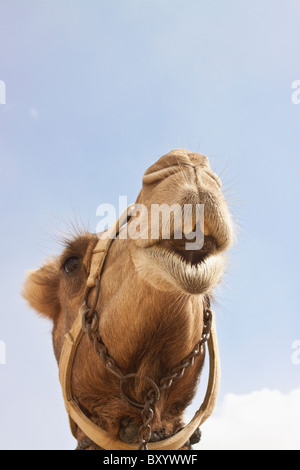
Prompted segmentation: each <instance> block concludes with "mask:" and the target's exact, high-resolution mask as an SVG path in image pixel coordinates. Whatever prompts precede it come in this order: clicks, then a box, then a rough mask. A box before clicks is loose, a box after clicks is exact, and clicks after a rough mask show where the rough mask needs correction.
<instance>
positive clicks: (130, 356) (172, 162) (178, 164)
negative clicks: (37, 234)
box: [23, 149, 234, 450]
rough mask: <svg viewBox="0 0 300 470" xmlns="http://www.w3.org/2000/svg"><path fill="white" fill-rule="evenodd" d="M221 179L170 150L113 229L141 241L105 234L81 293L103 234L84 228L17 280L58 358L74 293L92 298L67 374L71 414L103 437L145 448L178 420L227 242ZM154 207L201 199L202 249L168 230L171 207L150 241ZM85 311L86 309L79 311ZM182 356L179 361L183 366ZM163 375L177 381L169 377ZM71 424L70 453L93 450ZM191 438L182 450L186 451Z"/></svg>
mask: <svg viewBox="0 0 300 470" xmlns="http://www.w3.org/2000/svg"><path fill="white" fill-rule="evenodd" d="M221 186H222V183H221V180H220V179H219V178H218V176H217V175H216V174H215V173H214V172H213V171H212V170H211V168H210V165H209V160H208V158H207V157H206V156H205V155H202V154H198V153H193V152H190V151H188V150H186V149H175V150H172V151H171V152H169V153H168V154H167V155H164V156H163V157H161V158H160V159H159V160H158V161H157V162H156V163H155V164H153V165H151V166H150V168H148V170H147V171H146V172H145V173H144V176H143V182H142V188H141V191H140V193H139V195H138V197H137V199H136V203H135V204H138V205H139V206H141V207H144V208H146V210H145V211H144V214H143V215H141V212H143V211H140V213H139V214H138V212H135V213H134V214H133V215H132V216H131V217H130V218H129V220H128V223H127V226H125V227H123V229H125V228H126V227H127V229H129V227H131V228H133V230H132V233H135V234H136V235H137V234H138V233H140V237H138V236H135V237H129V236H127V237H126V236H123V235H122V236H121V232H120V233H119V234H116V236H115V238H114V239H113V240H112V241H111V242H110V246H109V249H108V251H107V253H106V258H105V262H104V265H103V267H102V271H101V282H99V283H98V290H97V289H96V287H94V284H92V285H91V288H90V291H89V294H88V297H87V295H86V292H87V287H86V286H87V282H88V279H89V275H90V271H91V264H92V257H93V256H94V255H93V253H94V254H95V247H96V246H97V243H98V241H99V238H101V236H103V234H100V235H99V234H94V233H88V232H85V231H83V232H82V233H79V234H76V235H74V236H72V237H70V238H69V239H68V241H67V242H66V246H65V249H64V251H63V253H62V254H61V255H60V256H57V257H54V258H53V259H51V260H49V261H47V262H46V264H45V265H44V266H42V267H41V268H39V269H37V270H34V271H31V272H29V274H28V276H27V278H26V280H25V284H24V289H23V296H24V297H25V299H26V300H27V302H28V303H29V305H30V306H31V307H32V308H33V309H35V310H36V311H37V312H39V313H40V314H42V315H43V316H46V317H48V318H50V319H51V320H52V322H53V331H52V338H53V348H54V354H55V357H56V360H57V362H58V363H59V361H60V358H61V354H62V349H63V346H64V341H65V335H68V332H69V331H70V329H71V328H72V325H73V323H74V321H75V319H76V318H77V316H78V311H80V308H81V307H82V303H83V299H86V303H88V304H89V306H90V305H91V304H94V305H93V308H92V310H93V314H94V313H95V312H96V313H97V321H96V322H95V324H93V326H91V323H89V324H88V325H86V327H87V331H88V333H89V334H83V335H82V337H81V338H80V341H79V342H78V345H77V346H78V347H77V349H76V354H74V359H73V360H74V362H73V364H72V373H71V375H70V377H71V378H70V381H71V386H72V393H73V396H74V397H75V399H74V400H75V401H76V404H77V405H76V406H78V409H80V412H81V413H84V415H85V416H87V417H88V418H89V420H90V422H92V423H93V424H94V425H96V426H98V427H99V428H101V429H102V430H104V432H105V433H106V434H107V435H108V436H109V437H110V439H111V440H112V441H113V440H116V441H118V442H120V441H121V442H124V445H125V444H126V443H127V444H128V443H130V444H132V445H134V446H135V448H137V446H138V445H139V447H138V448H139V449H142V448H143V449H147V448H148V447H147V445H148V444H151V443H155V442H159V441H160V440H163V439H166V438H168V437H169V436H174V435H176V433H177V432H178V431H179V430H180V429H182V428H183V427H184V412H185V410H186V408H187V406H188V405H189V404H190V403H191V401H192V399H193V397H194V396H195V393H196V390H197V386H198V383H199V380H200V376H201V371H202V369H203V365H204V357H205V354H204V352H203V350H202V348H201V351H200V352H201V354H200V353H199V351H198V353H197V354H196V353H195V354H194V356H193V358H192V359H191V351H193V350H194V349H193V348H195V345H196V344H197V343H198V342H199V339H200V338H202V337H203V332H204V330H205V319H204V312H206V310H208V311H209V306H210V302H211V301H213V290H214V288H215V286H216V285H217V284H218V283H220V282H221V280H222V277H223V274H224V270H225V268H226V260H227V251H228V250H229V248H230V247H231V246H232V243H233V240H234V226H233V222H232V217H231V214H230V211H229V209H228V207H227V204H226V201H225V198H224V196H223V193H222V189H221ZM162 204H164V205H168V206H169V207H170V206H174V205H176V208H177V209H178V207H179V208H182V207H184V205H188V207H192V208H194V207H196V206H204V223H203V225H202V228H203V240H202V245H199V246H197V247H196V248H195V247H193V245H192V249H191V248H190V249H188V250H187V249H186V246H187V245H186V243H187V242H190V241H191V236H188V235H189V234H188V233H187V232H186V231H185V232H183V231H182V233H181V235H182V236H181V238H180V237H179V235H180V230H181V227H180V224H179V225H178V220H181V221H182V219H180V217H178V216H176V217H175V211H174V213H173V214H171V218H170V220H169V221H168V222H165V221H164V218H163V217H162V221H161V220H159V222H157V221H156V222H155V223H159V227H156V228H157V230H156V234H158V236H156V237H155V238H154V237H153V238H151V234H152V233H153V231H152V232H151V233H150V228H152V229H153V223H154V222H153V218H152V219H151V216H150V215H149V214H150V210H151V207H153V205H154V206H155V207H159V206H161V205H162ZM165 207H166V206H165ZM148 210H149V212H148ZM195 214H196V212H195V211H193V210H192V211H190V215H189V223H190V227H194V228H195V223H196V222H197V219H196V215H195ZM177 215H178V214H177ZM151 221H152V226H151ZM160 222H161V223H160ZM166 225H167V226H168V230H169V233H168V237H167V238H166V237H163V228H166ZM145 227H146V228H145ZM191 232H192V231H191ZM192 233H196V232H192ZM96 252H97V250H96ZM96 290H97V293H96ZM90 312H91V309H90V308H88V309H87V310H86V312H85V313H88V315H89V314H90ZM88 315H87V316H86V317H85V318H88ZM99 343H100V346H101V347H100V346H99ZM97 347H98V350H97ZM99 348H100V351H99ZM101 348H102V349H101ZM103 351H104V353H103ZM96 353H97V354H96ZM99 357H100V358H101V359H102V360H100V359H99ZM187 357H188V358H190V359H189V361H190V363H189V365H188V366H186V363H185V365H184V366H182V361H183V360H185V359H186V358H187ZM103 359H104V361H103ZM105 360H106V363H105ZM178 364H179V365H180V364H181V369H180V366H178ZM105 365H106V366H105ZM108 365H109V367H108ZM176 367H177V369H176ZM174 370H175V371H176V370H177V371H178V370H180V374H179V373H178V372H177V376H176V372H175V374H174ZM170 371H171V375H172V374H173V379H174V377H175V379H176V380H175V379H174V380H173V379H172V378H171V379H170ZM124 377H125V379H124ZM168 377H169V379H168ZM162 383H164V386H163V387H162V386H161V384H162ZM120 384H121V385H122V386H120ZM157 384H158V385H157ZM158 395H159V396H158ZM145 397H146V398H145ZM147 400H148V401H147ZM146 405H148V408H147V407H146V408H147V410H146V411H145V406H146ZM141 410H142V412H141ZM71 429H72V432H73V434H74V436H75V438H76V439H77V441H78V447H77V448H78V449H87V450H94V449H103V448H104V447H101V446H100V445H99V444H96V443H95V442H93V440H92V439H90V438H89V437H88V436H87V435H86V434H85V432H84V431H83V430H82V429H81V428H80V426H78V424H76V423H74V422H73V421H72V420H71ZM195 436H196V437H197V433H195V435H194V436H193V437H192V438H191V440H190V442H187V443H185V444H184V445H183V446H182V447H181V449H185V450H187V449H190V448H191V447H190V446H191V442H192V443H193V442H195V440H196V437H195ZM125 448H126V447H125ZM109 450H110V449H109Z"/></svg>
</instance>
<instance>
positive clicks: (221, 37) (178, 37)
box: [0, 0, 300, 449]
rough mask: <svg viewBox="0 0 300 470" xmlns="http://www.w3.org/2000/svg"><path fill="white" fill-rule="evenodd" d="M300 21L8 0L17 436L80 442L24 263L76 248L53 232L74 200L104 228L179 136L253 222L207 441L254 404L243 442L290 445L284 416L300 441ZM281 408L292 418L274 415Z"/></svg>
mask: <svg viewBox="0 0 300 470" xmlns="http://www.w3.org/2000/svg"><path fill="white" fill-rule="evenodd" d="M299 24H300V3H299V0H285V1H282V0H252V1H246V0H211V1H210V2H207V1H204V0H184V1H183V0H164V1H162V0H160V1H159V0H151V1H150V0H135V1H134V0H126V1H121V0H109V1H108V0H103V1H102V0H101V1H98V0H89V1H84V0H44V1H40V0H26V2H24V1H22V0H0V81H2V82H4V83H5V85H6V93H5V104H3V101H4V100H3V94H2V100H1V95H0V165H1V166H0V168H1V171H0V208H1V231H0V242H1V244H2V254H1V264H0V281H1V284H0V285H1V286H2V291H1V314H0V340H1V341H2V342H4V344H5V346H6V364H0V381H1V387H0V394H1V400H0V416H1V423H0V446H1V447H2V448H7V449H14V448H24V449H26V448H33V449H34V448H41V449H45V448H49V449H54V448H61V449H63V448H69V449H72V448H74V446H75V442H74V439H73V438H72V437H71V435H70V432H69V429H68V422H67V417H66V414H65V411H64V406H63V402H62V398H61V391H60V387H59V383H58V377H57V366H56V363H55V360H54V356H53V352H52V344H51V334H50V331H51V325H50V323H48V321H47V320H44V319H41V318H38V316H36V315H35V314H34V312H32V311H30V310H29V309H28V308H27V306H26V305H25V302H24V301H23V299H22V298H21V297H20V291H21V287H22V283H23V280H24V277H25V271H26V270H27V269H31V268H35V267H37V266H40V265H41V264H42V263H43V262H44V260H45V258H46V257H48V256H50V255H52V254H55V253H58V252H59V250H60V246H59V245H58V243H56V242H55V240H54V239H53V235H54V234H55V233H56V232H58V231H61V230H64V229H65V227H66V224H69V223H72V221H74V219H75V217H77V218H79V219H81V220H82V221H83V223H84V224H85V225H86V224H88V225H89V227H90V229H91V231H95V230H96V225H97V223H98V219H97V217H96V209H97V206H98V205H99V204H101V203H111V204H115V205H117V204H118V198H119V196H127V198H128V203H131V202H134V200H135V198H136V196H137V194H138V192H139V189H140V187H141V180H142V175H143V173H144V171H145V170H146V169H147V168H148V167H149V166H150V165H151V164H152V163H154V162H155V161H156V160H157V159H158V158H159V157H160V156H162V155H164V154H165V153H167V152H168V151H170V150H172V149H174V148H179V147H180V148H187V149H190V150H192V151H199V152H201V153H205V154H206V155H207V156H208V157H209V159H210V162H211V166H212V168H213V169H214V170H215V171H216V172H217V173H218V174H219V175H220V176H221V177H222V179H223V182H224V188H225V192H226V196H227V198H228V202H229V203H230V205H231V208H232V212H233V214H234V217H235V220H236V221H237V224H238V227H239V236H238V244H237V246H236V247H235V248H234V249H233V250H232V256H231V261H230V264H229V267H228V273H227V275H226V279H225V281H226V284H225V285H224V286H222V287H220V288H219V289H218V291H217V292H218V293H217V305H216V307H215V310H216V315H217V327H218V336H219V343H220V352H221V361H222V382H221V392H220V398H219V409H218V410H217V414H216V418H214V419H215V421H213V420H212V421H211V423H212V424H209V425H207V430H205V432H204V434H205V433H206V434H207V433H208V431H209V442H208V441H207V443H206V444H205V442H203V445H204V447H205V445H206V446H207V447H209V446H212V447H214V446H221V444H220V442H219V441H218V439H217V438H218V432H219V430H220V429H223V428H222V426H223V427H225V429H228V427H227V425H226V423H227V422H228V420H229V421H230V422H231V424H232V422H234V412H235V413H236V414H238V416H239V417H241V416H247V418H245V419H244V420H241V422H239V423H238V424H237V425H236V429H235V430H237V429H239V432H238V435H239V442H237V440H235V441H234V442H233V440H234V438H233V437H232V440H231V441H230V436H229V437H228V436H227V441H228V446H227V447H230V446H233V447H234V445H236V446H238V445H239V446H240V447H243V446H247V445H249V442H252V441H251V439H253V447H255V446H256V447H257V446H259V443H260V444H261V445H262V446H266V447H267V446H269V447H272V446H273V447H276V446H277V445H283V443H282V442H283V441H282V440H281V442H280V443H279V444H277V441H276V439H277V438H278V437H276V436H278V428H279V427H280V424H285V429H284V432H285V433H288V439H287V443H286V444H285V446H286V447H288V446H289V445H290V446H293V447H297V442H298V443H299V444H298V449H299V448H300V433H299V427H297V430H298V431H297V430H296V427H295V422H296V419H297V420H298V422H299V419H300V407H299V401H300V400H296V399H295V397H296V396H297V397H299V394H298V392H299V388H300V380H299V378H300V364H297V363H296V362H297V361H295V360H293V352H294V353H295V350H293V348H292V346H293V344H295V341H300V319H299V313H300V312H299V302H300V298H299V265H300V263H299V248H298V247H299V228H300V223H299V199H300V198H299V196H300V158H299V149H300V104H298V105H297V104H296V103H293V102H292V99H291V98H292V93H293V89H292V84H293V82H295V81H296V80H300V66H299V53H300V28H299ZM2 92H3V88H2ZM2 345H3V343H2ZM299 357H300V355H299ZM0 359H1V358H0ZM0 362H1V361H0ZM273 399H274V400H273ZM266 403H267V404H270V403H272V404H274V406H273V407H271V409H270V410H269V411H268V413H267V414H264V411H265V409H266V406H265V404H266ZM230 407H231V408H230ZM239 407H241V412H238V413H237V410H240V408H239ZM233 410H234V412H233ZM245 410H246V411H245ZM252 410H253V413H252ZM258 410H259V413H258V412H257V411H258ZM286 410H290V411H289V412H288V413H287V412H286ZM273 411H274V413H276V412H277V413H279V417H281V418H280V419H281V420H282V421H280V422H279V423H278V421H277V422H276V424H274V426H271V427H269V428H264V426H265V425H266V421H268V422H269V423H270V416H271V415H272V412H273ZM243 412H245V414H244V415H243ZM255 413H257V415H255ZM250 414H251V415H252V416H255V423H253V433H252V435H251V436H250V438H249V436H248V434H246V431H245V433H244V434H243V429H244V428H246V427H247V432H249V429H251V426H250V425H249V423H248V421H247V420H249V419H250V418H249V415H250ZM228 416H229V418H228ZM256 417H257V419H256ZM238 419H239V418H237V420H238ZM259 419H261V422H260V421H259ZM218 420H219V421H218ZM226 420H227V421H226ZM232 420H233V421H232ZM16 422H18V429H17V430H16V428H15V423H16ZM209 426H210V427H209ZM239 426H240V427H239ZM243 426H244V428H243ZM249 426H250V427H249ZM217 428H218V429H217ZM257 428H261V429H264V430H265V431H264V432H263V433H262V436H260V437H259V438H260V441H259V443H258V442H257V441H255V438H254V432H255V431H254V429H256V430H257ZM295 430H296V431H295ZM297 432H298V435H297V436H296V437H295V433H297ZM272 433H273V434H272ZM223 435H224V433H223ZM214 439H215V441H214Z"/></svg>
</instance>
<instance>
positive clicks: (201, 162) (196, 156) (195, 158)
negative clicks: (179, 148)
mask: <svg viewBox="0 0 300 470" xmlns="http://www.w3.org/2000/svg"><path fill="white" fill-rule="evenodd" d="M186 156H187V157H188V162H189V163H190V164H191V165H193V166H194V168H197V167H198V166H200V167H206V168H210V165H209V160H208V158H207V156H206V155H202V154H201V153H194V152H188V153H187V155H186Z"/></svg>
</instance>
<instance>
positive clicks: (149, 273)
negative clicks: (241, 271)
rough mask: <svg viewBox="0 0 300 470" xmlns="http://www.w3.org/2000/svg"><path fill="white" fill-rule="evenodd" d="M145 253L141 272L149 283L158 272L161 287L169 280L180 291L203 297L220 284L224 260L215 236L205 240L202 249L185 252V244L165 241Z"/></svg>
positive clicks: (144, 251)
mask: <svg viewBox="0 0 300 470" xmlns="http://www.w3.org/2000/svg"><path fill="white" fill-rule="evenodd" d="M178 242H180V243H178ZM142 251H143V253H140V254H141V256H142V258H143V262H141V263H139V266H138V267H139V268H140V269H139V271H140V272H142V274H143V273H144V276H145V279H148V280H149V282H151V280H153V279H154V278H155V277H157V274H158V273H159V274H160V279H161V281H160V283H159V282H158V283H157V282H155V284H156V286H157V287H159V288H160V287H162V286H163V281H166V282H167V283H168V284H169V285H170V284H171V285H173V286H174V287H175V288H177V289H178V290H180V291H181V292H182V291H183V292H184V293H187V294H202V293H204V292H207V291H209V290H210V289H211V288H212V287H213V286H214V285H215V284H216V283H218V282H219V281H220V279H221V277H222V274H223V272H224V266H225V258H224V256H223V255H222V253H220V251H219V249H218V244H217V241H216V239H215V238H214V237H212V236H207V237H205V238H204V244H203V247H202V248H201V249H200V250H186V249H185V248H184V244H183V242H182V241H178V240H171V241H170V240H164V241H160V242H159V243H157V244H155V245H152V246H150V247H147V248H144V250H142ZM153 283H154V282H153Z"/></svg>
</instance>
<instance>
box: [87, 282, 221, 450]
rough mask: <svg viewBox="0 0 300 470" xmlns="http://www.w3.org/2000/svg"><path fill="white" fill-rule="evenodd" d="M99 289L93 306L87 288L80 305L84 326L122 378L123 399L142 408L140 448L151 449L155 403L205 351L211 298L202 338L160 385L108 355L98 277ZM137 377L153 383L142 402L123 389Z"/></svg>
mask: <svg viewBox="0 0 300 470" xmlns="http://www.w3.org/2000/svg"><path fill="white" fill-rule="evenodd" d="M96 289H97V290H96V296H95V300H94V302H93V305H92V307H90V308H89V307H88V306H87V296H88V291H87V292H86V295H85V299H84V302H83V305H82V307H81V312H82V330H83V332H84V333H87V335H88V337H89V340H90V341H91V343H92V345H93V348H94V351H95V352H96V354H97V355H98V356H99V358H100V360H101V362H102V364H103V365H104V367H105V368H106V369H108V370H109V371H110V373H112V374H113V375H114V376H115V377H117V378H118V379H119V384H120V393H121V396H122V398H123V400H125V401H126V402H127V403H128V404H129V405H131V406H133V407H135V408H137V409H140V410H141V417H142V421H143V424H142V425H141V426H140V428H139V430H138V439H139V447H138V450H148V443H149V441H150V439H151V434H152V430H151V425H150V423H151V422H152V420H153V418H154V414H155V413H154V409H155V405H156V404H157V402H158V401H159V399H160V396H161V392H162V391H164V390H166V389H168V388H170V387H171V385H172V383H173V382H175V381H176V380H178V379H180V378H181V377H182V376H183V375H184V373H185V370H186V369H188V368H190V367H192V366H193V364H194V362H195V358H196V357H198V356H201V355H202V354H204V348H205V343H206V342H207V341H208V339H209V337H210V331H211V325H212V310H211V309H210V303H209V301H208V306H206V307H205V308H204V318H203V332H202V336H201V339H200V341H199V342H198V343H197V344H196V345H195V347H194V348H193V350H192V352H191V353H190V354H189V355H188V356H186V357H185V358H184V359H183V361H181V362H180V364H178V365H177V366H175V367H174V368H173V369H172V370H171V371H170V373H169V374H168V375H167V376H165V377H163V378H162V379H161V380H160V382H159V385H157V384H156V383H155V382H154V380H152V379H151V378H150V377H147V376H140V375H138V374H136V373H132V374H127V375H125V374H123V373H122V371H121V370H120V369H119V367H118V366H117V365H116V363H115V361H114V359H113V358H112V357H111V356H110V355H109V353H108V350H107V347H106V346H105V344H104V343H103V340H102V338H101V335H100V333H99V315H98V313H97V311H96V305H97V300H98V297H99V289H100V282H99V281H98V282H97V283H96ZM137 378H138V379H140V380H144V381H145V382H147V383H148V384H149V385H150V389H149V390H148V392H147V393H146V395H145V397H144V401H143V403H141V402H138V401H135V400H133V399H132V398H131V397H129V396H128V395H127V394H126V392H125V390H124V385H125V384H126V382H128V380H131V379H137Z"/></svg>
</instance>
